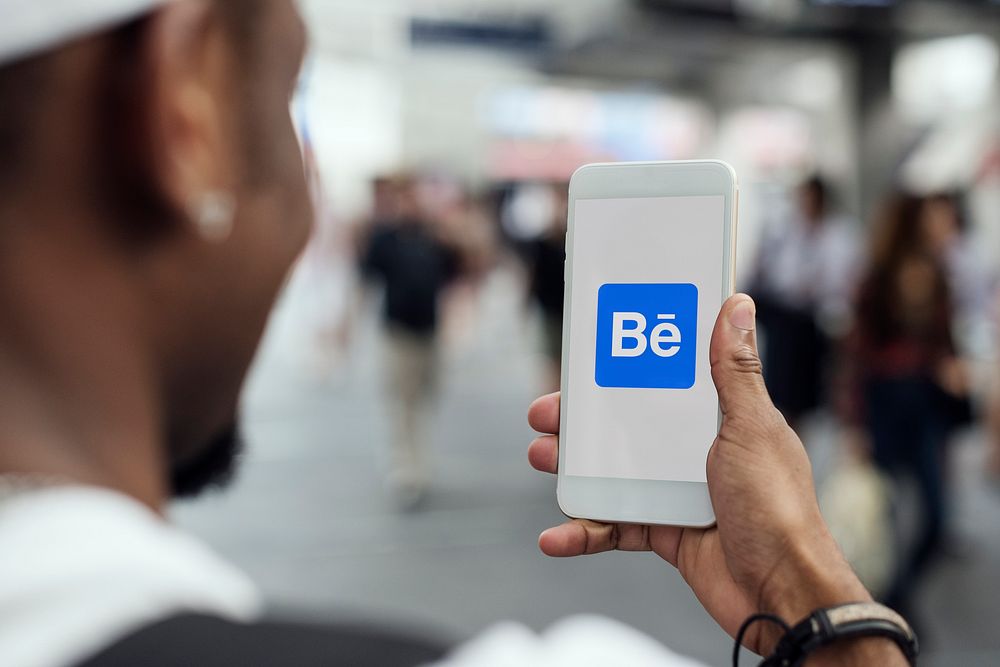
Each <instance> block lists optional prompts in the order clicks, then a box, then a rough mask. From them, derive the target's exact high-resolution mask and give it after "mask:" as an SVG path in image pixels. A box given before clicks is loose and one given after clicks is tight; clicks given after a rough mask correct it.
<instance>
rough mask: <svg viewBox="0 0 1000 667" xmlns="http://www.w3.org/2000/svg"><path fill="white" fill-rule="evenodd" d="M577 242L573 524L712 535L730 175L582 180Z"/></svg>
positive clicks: (565, 439) (570, 236) (730, 239)
mask: <svg viewBox="0 0 1000 667" xmlns="http://www.w3.org/2000/svg"><path fill="white" fill-rule="evenodd" d="M569 198H570V199H569V228H568V232H567V237H566V301H565V312H564V319H563V321H564V327H563V353H562V354H563V356H562V406H561V413H560V439H559V441H560V448H559V481H558V498H559V506H560V508H561V509H562V511H563V512H564V513H565V514H567V515H568V516H570V517H575V518H586V519H594V520H598V521H609V522H623V523H643V524H647V523H648V524H669V525H677V526H709V525H711V524H713V523H714V522H715V515H714V512H713V511H712V503H711V501H710V499H709V495H708V484H707V476H706V472H705V467H706V462H707V458H708V451H709V449H710V448H711V446H712V443H713V442H714V440H715V437H716V435H717V434H718V429H719V423H720V417H721V415H720V411H719V398H718V394H717V393H716V390H715V385H714V384H713V383H712V377H711V367H710V364H709V341H710V340H711V335H712V329H713V327H714V325H715V320H716V318H717V317H718V314H719V310H720V309H721V307H722V303H723V302H724V301H725V299H727V298H728V297H729V296H731V295H732V293H733V286H734V264H735V259H736V223H737V209H738V190H737V183H736V173H735V172H734V171H733V169H732V167H730V166H729V165H727V164H725V163H724V162H718V161H697V162H643V163H620V164H594V165H588V166H585V167H582V168H581V169H579V170H578V171H577V172H576V173H575V174H574V175H573V178H572V180H571V182H570V192H569Z"/></svg>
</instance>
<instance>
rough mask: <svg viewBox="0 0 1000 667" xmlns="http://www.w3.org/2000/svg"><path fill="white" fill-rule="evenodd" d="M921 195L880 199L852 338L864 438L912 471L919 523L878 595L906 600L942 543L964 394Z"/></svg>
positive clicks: (896, 471) (892, 463)
mask: <svg viewBox="0 0 1000 667" xmlns="http://www.w3.org/2000/svg"><path fill="white" fill-rule="evenodd" d="M925 204H926V201H925V200H923V199H920V198H917V197H913V196H908V195H900V196H898V197H896V198H894V199H893V201H892V202H891V203H889V204H888V205H887V206H886V207H885V211H884V214H883V219H882V220H881V222H880V227H879V235H878V237H877V239H876V243H875V248H874V252H873V257H872V261H871V265H870V267H869V269H868V271H867V273H866V275H865V277H864V279H863V281H862V284H861V288H860V291H859V296H858V301H857V311H856V326H855V330H854V332H853V335H852V336H851V340H850V342H851V346H850V349H851V355H850V357H851V365H852V367H853V368H854V377H855V381H856V385H855V387H856V389H857V392H858V393H857V396H858V398H859V399H860V400H859V404H858V406H857V407H858V408H859V410H858V412H857V413H856V415H855V416H856V417H857V418H858V420H859V421H860V423H861V424H862V425H863V427H864V428H865V430H866V431H867V434H868V436H869V438H870V440H871V445H872V454H873V457H874V460H875V463H876V465H878V466H879V467H880V468H882V469H883V470H884V471H885V472H886V473H888V474H889V475H891V476H892V477H894V478H896V479H897V480H899V479H902V478H909V477H912V478H913V480H914V481H915V482H916V487H917V491H918V495H919V503H920V504H919V507H918V515H919V527H918V531H917V535H916V536H915V539H914V540H913V541H912V544H909V545H907V544H906V542H907V541H906V540H901V548H900V549H898V553H899V563H898V565H897V568H896V574H895V576H894V577H893V578H892V583H891V584H890V585H889V587H888V589H887V591H886V594H885V598H886V601H887V602H888V603H889V604H891V605H893V606H896V607H897V608H906V607H907V606H908V604H909V597H910V595H911V594H912V593H913V592H914V590H915V585H916V583H917V582H918V580H919V578H920V577H921V575H922V574H923V573H924V572H925V571H926V568H927V566H928V565H929V564H930V562H931V560H932V557H933V556H934V555H935V553H936V551H937V550H938V548H939V547H940V546H941V540H942V535H943V527H944V516H945V494H944V472H943V460H942V459H943V455H944V445H945V441H946V438H947V435H948V431H949V428H950V423H951V419H952V415H951V411H952V409H953V408H952V404H953V401H956V400H960V399H961V398H962V396H963V395H964V392H965V383H964V378H963V377H962V370H961V363H960V361H959V360H958V357H957V354H956V350H955V345H954V342H953V339H952V333H951V326H952V318H953V315H954V306H953V302H952V297H951V293H950V290H949V286H948V279H947V272H946V269H945V267H944V265H943V263H942V261H941V259H940V258H939V257H938V256H936V255H935V254H934V253H933V252H931V251H930V250H929V248H928V245H927V240H926V237H925V235H924V229H923V226H922V224H921V220H922V215H923V209H924V206H925Z"/></svg>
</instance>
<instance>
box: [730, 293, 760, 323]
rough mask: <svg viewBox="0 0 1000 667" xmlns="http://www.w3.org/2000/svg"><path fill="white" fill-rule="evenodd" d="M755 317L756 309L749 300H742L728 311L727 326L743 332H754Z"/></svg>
mask: <svg viewBox="0 0 1000 667" xmlns="http://www.w3.org/2000/svg"><path fill="white" fill-rule="evenodd" d="M756 317H757V307H756V306H755V305H754V302H753V300H752V299H750V298H746V299H743V300H742V301H740V302H739V303H737V304H736V305H735V306H733V309H732V310H731V311H729V324H731V325H732V326H734V327H736V328H737V329H742V330H743V331H753V330H754V320H755V319H756Z"/></svg>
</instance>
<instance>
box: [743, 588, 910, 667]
mask: <svg viewBox="0 0 1000 667" xmlns="http://www.w3.org/2000/svg"><path fill="white" fill-rule="evenodd" d="M864 637H884V638H886V639H890V640H892V641H894V642H895V643H896V644H897V645H898V646H899V648H900V649H902V651H903V654H904V655H905V656H906V659H907V660H908V661H909V663H910V664H911V665H914V664H916V659H917V653H918V651H919V645H918V643H917V636H916V634H915V633H914V632H913V629H912V628H911V627H910V625H909V623H907V622H906V619H904V618H903V617H902V616H900V615H899V614H897V613H896V612H895V611H893V610H892V609H889V608H888V607H886V606H884V605H881V604H878V603H876V602H854V603H850V604H845V605H840V606H838V607H831V608H829V609H819V610H817V611H814V612H813V613H812V614H810V615H809V616H808V617H807V618H805V619H804V620H802V621H801V622H799V623H798V624H796V625H795V626H793V627H792V629H791V630H789V631H788V632H787V633H786V634H785V636H784V637H782V639H781V640H780V641H779V642H778V645H777V647H776V648H775V650H774V653H773V654H772V655H771V657H769V658H767V659H766V660H765V661H764V662H762V663H761V666H762V667H795V666H797V665H801V664H802V663H803V662H804V661H805V659H806V658H807V657H808V656H809V655H810V654H811V653H813V652H814V651H816V650H818V649H820V648H822V647H824V646H827V645H829V644H832V643H834V642H839V641H843V640H849V639H860V638H864Z"/></svg>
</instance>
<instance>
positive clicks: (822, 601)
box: [759, 524, 872, 664]
mask: <svg viewBox="0 0 1000 667" xmlns="http://www.w3.org/2000/svg"><path fill="white" fill-rule="evenodd" d="M819 525H820V526H823V528H821V529H820V531H819V533H818V534H817V535H816V536H815V537H814V538H813V539H808V540H802V541H797V542H795V543H793V544H790V545H789V548H788V551H787V555H786V557H785V558H784V559H782V561H781V562H780V564H779V565H777V566H776V567H775V570H774V572H773V573H772V575H771V576H770V577H769V578H768V580H767V581H766V582H765V585H764V586H762V587H761V593H760V600H759V607H760V610H761V611H763V612H767V613H770V614H775V615H777V616H780V617H781V618H783V619H784V620H785V621H786V622H787V623H789V624H790V625H795V624H796V623H798V622H799V621H801V620H802V619H804V618H806V617H807V616H809V614H811V613H812V612H814V611H816V610H817V609H824V608H828V607H835V606H838V605H842V604H847V603H849V602H868V601H871V600H872V596H871V593H869V592H868V590H867V589H866V588H865V587H864V585H863V584H862V583H861V580H860V579H858V577H857V575H856V574H855V573H854V571H853V570H852V569H851V567H850V565H848V563H847V561H846V560H845V559H844V557H843V555H842V554H841V552H840V548H839V547H838V546H837V544H836V542H835V541H834V539H833V537H832V536H830V534H829V533H828V532H827V531H826V530H825V525H824V524H819ZM781 634H782V633H781V631H780V629H778V628H771V629H769V630H768V631H767V633H766V634H764V635H763V636H762V637H761V642H760V648H761V650H762V651H763V655H768V654H769V653H770V652H771V650H772V649H773V648H774V645H775V644H776V643H777V641H778V639H780V638H781ZM817 664H821V663H817Z"/></svg>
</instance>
